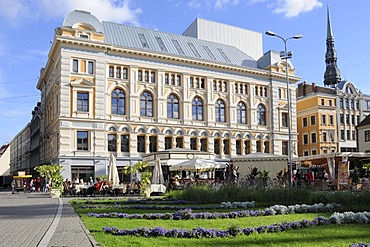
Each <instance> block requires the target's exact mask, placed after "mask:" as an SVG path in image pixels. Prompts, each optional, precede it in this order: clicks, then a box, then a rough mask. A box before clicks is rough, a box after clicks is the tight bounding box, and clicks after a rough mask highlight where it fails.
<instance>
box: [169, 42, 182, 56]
mask: <svg viewBox="0 0 370 247" xmlns="http://www.w3.org/2000/svg"><path fill="white" fill-rule="evenodd" d="M172 43H173V45H174V46H175V48H176V50H177V52H178V53H179V54H181V55H185V53H184V51H183V50H182V48H181V46H180V44H179V42H178V41H177V40H175V39H172Z"/></svg>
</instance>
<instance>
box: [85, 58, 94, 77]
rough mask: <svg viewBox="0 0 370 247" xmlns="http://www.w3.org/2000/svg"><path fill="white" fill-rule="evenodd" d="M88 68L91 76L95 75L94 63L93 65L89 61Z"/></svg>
mask: <svg viewBox="0 0 370 247" xmlns="http://www.w3.org/2000/svg"><path fill="white" fill-rule="evenodd" d="M87 66H88V68H87V71H88V73H89V74H90V75H92V74H94V63H93V62H91V61H89V62H88V63H87Z"/></svg>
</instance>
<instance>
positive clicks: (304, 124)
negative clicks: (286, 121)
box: [302, 117, 308, 127]
mask: <svg viewBox="0 0 370 247" xmlns="http://www.w3.org/2000/svg"><path fill="white" fill-rule="evenodd" d="M302 122H303V127H307V126H308V121H307V118H306V117H304V118H303V119H302Z"/></svg>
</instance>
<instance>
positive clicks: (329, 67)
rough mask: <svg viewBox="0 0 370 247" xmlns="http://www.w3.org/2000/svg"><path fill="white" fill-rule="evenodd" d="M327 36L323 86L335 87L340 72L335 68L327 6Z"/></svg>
mask: <svg viewBox="0 0 370 247" xmlns="http://www.w3.org/2000/svg"><path fill="white" fill-rule="evenodd" d="M327 16H328V23H327V36H326V53H325V63H326V70H325V74H324V85H326V86H330V87H335V85H336V84H337V83H338V82H340V80H341V78H340V71H339V69H338V66H337V52H336V50H335V47H334V37H333V34H332V30H331V23H330V14H329V5H328V6H327Z"/></svg>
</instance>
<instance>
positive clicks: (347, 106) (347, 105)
mask: <svg viewBox="0 0 370 247" xmlns="http://www.w3.org/2000/svg"><path fill="white" fill-rule="evenodd" d="M346 108H349V101H348V99H346Z"/></svg>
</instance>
